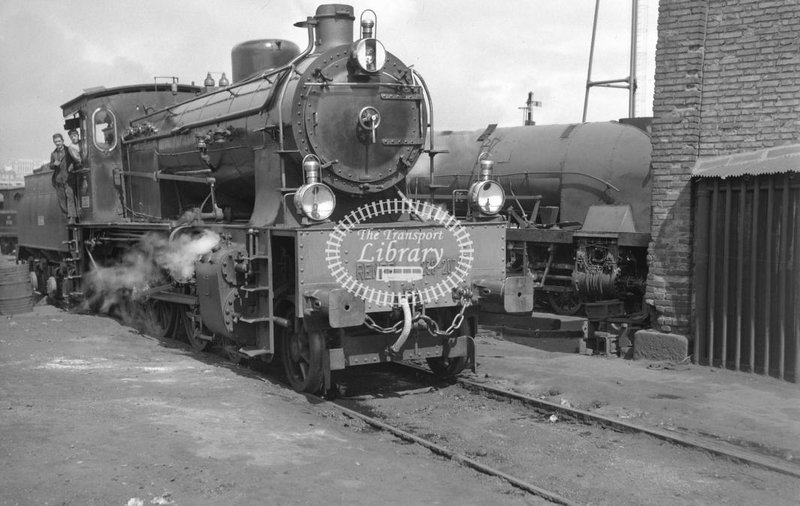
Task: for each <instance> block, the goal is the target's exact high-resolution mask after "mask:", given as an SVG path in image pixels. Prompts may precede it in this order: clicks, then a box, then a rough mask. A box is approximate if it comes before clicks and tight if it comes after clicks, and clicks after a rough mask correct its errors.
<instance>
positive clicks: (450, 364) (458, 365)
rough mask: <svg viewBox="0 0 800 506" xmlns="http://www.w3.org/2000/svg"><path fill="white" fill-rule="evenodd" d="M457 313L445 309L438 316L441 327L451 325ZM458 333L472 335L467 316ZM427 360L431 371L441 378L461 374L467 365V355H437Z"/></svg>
mask: <svg viewBox="0 0 800 506" xmlns="http://www.w3.org/2000/svg"><path fill="white" fill-rule="evenodd" d="M455 314H456V312H455V311H443V312H442V313H440V314H439V317H438V318H437V323H438V324H439V327H440V328H447V327H449V326H450V322H451V321H452V320H453V317H454V316H455ZM457 334H458V335H460V336H468V335H470V330H469V324H468V323H467V319H466V318H465V319H464V321H462V322H461V326H460V327H458V331H457ZM427 362H428V367H430V368H431V372H433V374H435V375H436V376H437V377H439V378H442V379H448V378H452V377H454V376H457V375H459V374H460V373H461V371H463V370H464V368H465V367H466V366H467V357H450V358H445V357H436V358H429V359H427Z"/></svg>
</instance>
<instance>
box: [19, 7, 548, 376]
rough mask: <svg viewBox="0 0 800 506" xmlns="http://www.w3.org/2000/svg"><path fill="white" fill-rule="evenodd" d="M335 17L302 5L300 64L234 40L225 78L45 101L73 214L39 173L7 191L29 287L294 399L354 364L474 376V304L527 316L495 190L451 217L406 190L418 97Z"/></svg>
mask: <svg viewBox="0 0 800 506" xmlns="http://www.w3.org/2000/svg"><path fill="white" fill-rule="evenodd" d="M354 21H355V16H354V12H353V9H352V7H350V6H347V5H339V4H333V5H322V6H320V7H319V8H318V9H317V11H316V14H315V15H314V16H310V17H308V18H307V19H306V20H304V21H301V22H299V23H296V24H295V26H298V27H301V28H304V29H305V30H306V32H307V35H308V46H307V48H306V49H305V50H303V51H299V49H298V47H297V46H296V45H294V44H293V43H291V42H288V41H282V40H275V39H264V40H259V41H250V42H247V43H243V44H240V45H238V46H236V47H235V48H234V49H233V51H232V59H233V83H232V84H228V83H224V82H223V83H221V85H220V86H216V83H215V82H214V80H213V78H211V76H210V75H209V79H210V82H208V81H209V79H207V82H206V83H204V84H205V85H206V86H205V87H197V86H188V85H184V84H180V83H178V81H177V80H176V79H173V81H172V82H171V83H170V82H162V83H159V82H156V83H154V84H149V85H131V86H122V87H117V88H111V89H106V88H103V87H100V88H94V89H89V90H86V91H85V92H84V93H83V94H82V95H80V96H78V97H76V98H75V99H73V100H71V101H69V102H67V103H66V104H64V105H63V106H62V110H63V113H64V118H65V124H64V127H65V129H72V128H76V129H78V130H80V132H81V152H82V158H83V166H82V168H81V169H80V170H77V171H76V179H77V183H76V188H75V190H76V195H77V204H78V209H79V219H78V220H77V222H76V223H68V222H67V220H66V219H65V217H64V216H63V215H62V214H61V213H60V212H59V210H58V207H57V202H56V199H55V195H54V192H53V189H52V187H51V186H50V181H49V179H50V173H43V174H34V175H32V176H29V177H28V178H26V186H27V195H26V196H25V198H24V199H23V205H22V206H21V208H20V213H19V221H20V232H21V233H20V247H19V258H20V259H22V260H27V261H28V263H29V264H30V266H31V276H32V282H33V283H34V284H36V285H37V286H38V287H39V289H40V290H42V291H46V292H47V293H49V294H50V295H51V296H54V297H62V298H65V299H70V298H79V299H83V300H84V301H86V303H88V304H90V305H91V306H92V307H94V308H97V309H106V308H108V307H109V306H111V305H112V304H116V305H119V306H125V307H128V306H130V305H132V304H138V305H139V306H141V307H143V308H144V309H145V310H146V311H147V312H148V314H150V315H152V316H153V317H154V318H155V320H156V321H157V323H158V326H157V329H158V330H157V331H158V332H159V333H162V334H165V335H166V334H169V333H179V332H180V333H184V334H185V336H186V338H187V339H188V341H189V342H190V343H191V345H192V346H193V347H194V348H195V349H197V350H203V349H205V348H207V347H208V346H209V345H210V344H212V343H214V344H216V345H219V346H222V347H224V348H225V349H226V350H228V351H229V353H231V354H232V355H235V356H237V357H247V358H259V359H263V360H265V361H271V360H272V359H273V358H275V357H280V359H281V360H282V362H283V365H284V369H285V372H286V375H287V377H288V379H289V382H290V383H291V385H292V387H293V388H294V389H296V390H298V391H304V392H317V391H320V390H325V389H327V388H330V385H331V371H335V370H339V369H344V368H346V367H351V366H358V365H363V364H372V363H380V362H389V361H395V360H409V359H420V360H422V359H425V360H427V362H428V364H429V365H430V367H431V369H432V370H433V371H434V372H435V373H437V374H439V375H441V376H451V375H455V374H458V373H459V372H461V371H462V370H463V369H464V368H465V367H466V366H467V365H469V364H472V365H473V366H474V362H475V360H474V341H473V339H472V336H474V335H475V333H476V328H477V307H478V306H479V304H481V303H483V302H486V301H489V300H494V301H496V302H498V303H500V304H501V305H503V307H504V308H505V309H507V310H509V311H530V310H531V308H532V305H533V300H532V299H533V296H532V293H533V292H532V282H531V279H530V278H529V277H526V276H525V275H520V276H511V277H509V276H506V273H505V260H504V259H505V255H506V251H505V249H506V225H505V223H504V221H503V219H502V217H500V216H499V212H500V210H501V209H502V207H503V205H504V196H503V195H502V189H501V188H500V186H499V184H498V183H497V182H495V181H494V180H493V178H492V175H491V174H490V173H488V174H485V175H484V176H482V177H481V178H476V180H475V181H471V182H469V183H468V184H467V186H468V187H471V188H469V189H470V190H472V191H471V194H472V197H471V199H472V206H473V207H474V211H473V212H472V213H471V214H470V217H469V219H465V220H459V219H457V218H456V217H454V216H453V215H452V214H450V213H448V212H447V211H446V210H445V209H444V208H443V207H441V206H438V205H436V204H435V203H434V202H431V201H430V200H413V199H411V198H409V197H408V195H407V181H406V178H407V174H408V171H409V169H410V168H411V167H412V166H413V165H414V163H415V162H416V161H417V159H418V158H419V157H420V155H421V154H423V153H426V154H427V155H428V157H429V159H430V167H431V169H430V170H431V171H432V170H433V161H434V156H435V155H436V152H435V150H432V149H430V147H428V148H426V140H429V139H431V138H432V135H433V134H432V131H433V125H432V117H433V116H432V114H431V108H430V97H429V94H428V90H427V87H426V85H425V82H424V80H423V78H422V76H421V75H420V74H419V73H418V72H417V71H416V70H414V69H412V68H411V67H409V66H407V65H406V64H404V63H403V62H402V61H401V60H400V59H399V58H398V57H396V56H395V55H393V54H392V53H390V52H388V51H387V50H386V49H385V48H384V45H383V44H382V43H381V41H380V40H379V39H377V38H376V36H375V34H376V28H377V16H376V15H375V13H374V12H373V11H365V12H364V13H363V14H362V15H361V18H360V36H359V38H358V39H357V40H354V37H353V25H354ZM223 77H224V76H223ZM221 81H222V80H221ZM428 142H429V141H428ZM131 301H134V302H131Z"/></svg>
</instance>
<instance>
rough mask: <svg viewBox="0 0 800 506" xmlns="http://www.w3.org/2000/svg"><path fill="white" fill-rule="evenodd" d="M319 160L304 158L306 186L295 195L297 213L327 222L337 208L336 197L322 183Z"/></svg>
mask: <svg viewBox="0 0 800 506" xmlns="http://www.w3.org/2000/svg"><path fill="white" fill-rule="evenodd" d="M321 165H322V164H320V161H319V158H317V157H316V156H314V155H306V157H305V158H303V177H304V178H305V184H304V185H303V186H301V187H300V188H299V189H298V190H297V193H295V194H294V206H295V208H296V209H297V212H298V213H300V214H302V215H303V216H305V217H306V218H308V219H311V220H314V221H324V220H327V219H328V218H329V217H330V215H331V214H333V210H334V208H336V195H334V193H333V190H331V189H330V188H329V187H328V186H327V185H326V184H324V183H320V182H319V180H320V171H321Z"/></svg>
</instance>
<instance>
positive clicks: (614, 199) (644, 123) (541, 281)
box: [409, 118, 652, 319]
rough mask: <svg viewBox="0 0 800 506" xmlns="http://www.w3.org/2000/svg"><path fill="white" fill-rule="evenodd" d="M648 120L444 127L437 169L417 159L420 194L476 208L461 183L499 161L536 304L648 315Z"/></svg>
mask: <svg viewBox="0 0 800 506" xmlns="http://www.w3.org/2000/svg"><path fill="white" fill-rule="evenodd" d="M648 125H649V120H648V119H647V118H635V119H630V120H621V121H619V122H605V123H580V124H564V125H546V126H535V125H534V126H519V127H508V128H496V125H490V126H489V127H488V128H486V129H485V130H483V131H480V130H479V131H466V132H440V133H438V134H437V135H436V136H435V138H434V143H435V148H436V150H437V151H441V152H443V154H441V156H439V157H438V158H437V168H438V171H437V173H436V174H435V175H434V176H433V184H431V180H432V178H431V175H430V174H429V172H428V171H427V168H426V167H425V166H424V165H420V164H418V165H417V166H416V167H415V168H414V169H413V170H412V172H411V174H410V176H409V188H410V190H409V191H410V193H411V194H412V195H423V194H426V193H428V192H429V191H430V190H429V188H433V194H434V196H435V199H436V201H437V202H439V203H441V204H446V205H447V206H448V208H449V209H451V210H452V212H454V213H455V214H456V215H459V216H464V215H466V214H467V213H469V207H468V206H467V205H466V202H467V200H466V198H467V196H468V195H467V193H465V192H459V191H458V188H461V187H463V185H464V184H465V183H466V182H467V181H470V180H472V179H473V178H474V177H475V175H476V174H479V173H480V171H481V169H482V166H485V165H490V166H493V167H494V168H493V173H494V176H493V177H494V180H495V181H496V182H498V183H500V184H501V186H502V188H503V189H504V190H505V192H506V194H507V195H508V196H509V201H508V204H507V207H506V208H505V209H504V210H503V211H502V213H501V214H502V215H504V216H506V217H507V221H508V224H509V230H508V233H507V239H508V241H509V243H508V248H507V250H506V252H507V255H508V258H507V261H508V273H509V275H529V276H531V277H533V279H534V282H535V285H534V291H535V294H536V303H537V307H539V308H541V309H542V310H550V311H552V312H555V313H557V314H562V315H574V314H585V315H586V316H589V317H590V318H598V319H601V318H603V317H618V316H623V315H625V316H630V315H637V314H638V315H641V314H642V310H643V296H644V291H645V283H646V280H647V247H648V244H649V241H650V233H649V232H650V159H651V151H652V146H651V142H650V136H649V134H648V132H647V129H648Z"/></svg>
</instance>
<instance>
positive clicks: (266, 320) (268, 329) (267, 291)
mask: <svg viewBox="0 0 800 506" xmlns="http://www.w3.org/2000/svg"><path fill="white" fill-rule="evenodd" d="M271 238H272V234H271V233H270V230H268V229H263V228H262V229H251V230H250V231H248V244H247V253H248V260H249V262H250V271H251V273H252V274H251V275H252V283H250V284H248V285H247V286H244V287H242V288H241V289H240V290H241V291H242V292H243V295H244V297H245V298H247V299H250V298H252V297H254V298H255V300H256V311H255V315H253V316H250V317H242V318H240V319H239V322H240V323H246V324H249V325H255V326H256V327H255V329H256V346H253V347H244V348H241V349H240V350H239V352H240V353H243V354H245V355H247V356H248V357H257V356H259V355H267V354H274V353H275V320H276V318H275V316H274V314H273V307H274V301H273V296H274V293H273V290H272V279H273V277H272V274H273V273H272V240H271Z"/></svg>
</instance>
